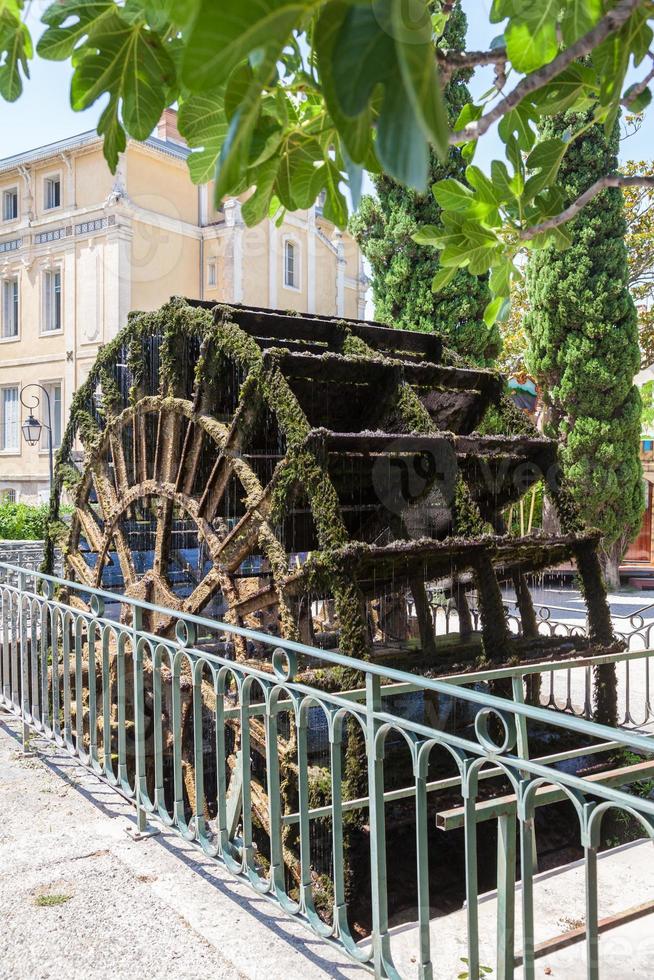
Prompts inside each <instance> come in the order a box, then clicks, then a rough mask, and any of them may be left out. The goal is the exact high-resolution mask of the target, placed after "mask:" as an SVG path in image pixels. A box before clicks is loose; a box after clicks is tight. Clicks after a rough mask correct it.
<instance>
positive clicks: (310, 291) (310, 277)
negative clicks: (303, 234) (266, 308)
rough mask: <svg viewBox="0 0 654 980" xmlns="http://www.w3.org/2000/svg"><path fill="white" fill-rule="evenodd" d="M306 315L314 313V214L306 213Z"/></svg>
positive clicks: (312, 209) (312, 210)
mask: <svg viewBox="0 0 654 980" xmlns="http://www.w3.org/2000/svg"><path fill="white" fill-rule="evenodd" d="M307 226H308V227H307V313H315V312H316V212H315V207H314V208H311V209H310V210H309V212H308V221H307Z"/></svg>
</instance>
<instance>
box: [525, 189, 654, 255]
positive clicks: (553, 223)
mask: <svg viewBox="0 0 654 980" xmlns="http://www.w3.org/2000/svg"><path fill="white" fill-rule="evenodd" d="M609 187H650V188H652V189H654V177H621V176H620V175H619V174H614V175H612V176H606V177H600V179H599V180H596V181H595V183H594V184H591V186H590V187H589V188H588V190H587V191H584V193H583V194H580V195H579V197H578V198H577V200H576V201H573V202H572V204H570V205H569V206H568V207H567V208H566V209H565V210H564V211H561V213H560V214H556V215H554V217H553V218H548V219H547V221H541V223H540V224H538V225H532V226H531V228H524V229H523V230H522V231H521V232H520V240H521V241H523V242H527V241H529V240H530V239H532V238H535V237H536V235H540V234H542V233H543V232H544V231H551V230H552V229H553V228H558V227H559V226H560V225H564V224H565V223H566V221H570V219H571V218H574V216H575V215H577V214H579V212H580V211H581V210H582V209H583V208H585V207H586V205H587V204H588V202H589V201H592V200H593V198H594V197H597V195H598V194H600V193H601V192H602V191H604V190H606V189H607V188H609Z"/></svg>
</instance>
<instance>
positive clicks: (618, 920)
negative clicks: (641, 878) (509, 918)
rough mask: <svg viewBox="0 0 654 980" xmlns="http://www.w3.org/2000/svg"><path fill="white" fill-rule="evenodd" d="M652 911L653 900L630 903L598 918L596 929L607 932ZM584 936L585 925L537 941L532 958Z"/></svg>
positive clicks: (518, 958)
mask: <svg viewBox="0 0 654 980" xmlns="http://www.w3.org/2000/svg"><path fill="white" fill-rule="evenodd" d="M652 913H654V902H643V903H642V904H641V905H632V907H631V908H629V909H625V911H624V912H617V913H616V914H615V915H607V916H606V918H605V919H600V920H599V922H598V924H597V931H598V932H608V931H609V930H610V929H615V928H616V926H623V925H626V924H627V923H628V922H634V921H635V920H636V919H642V918H643V917H644V916H646V915H652ZM585 938H586V927H585V926H579V928H578V929H570V930H569V931H568V932H564V933H562V934H561V935H560V936H553V937H552V938H551V939H545V940H543V942H542V943H537V944H536V946H534V959H539V958H541V957H543V956H547V955H549V954H550V953H556V952H557V951H558V950H560V949H566V947H568V946H574V944H575V943H579V942H581V941H582V940H584V939H585ZM522 963H523V957H522V955H521V954H518V956H516V957H515V960H514V966H516V967H518V966H522Z"/></svg>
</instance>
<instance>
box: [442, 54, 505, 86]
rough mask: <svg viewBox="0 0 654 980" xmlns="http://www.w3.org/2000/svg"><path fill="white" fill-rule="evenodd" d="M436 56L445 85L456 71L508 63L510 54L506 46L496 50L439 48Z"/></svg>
mask: <svg viewBox="0 0 654 980" xmlns="http://www.w3.org/2000/svg"><path fill="white" fill-rule="evenodd" d="M436 58H437V61H438V67H439V70H440V77H441V81H442V83H443V85H446V84H447V82H449V80H450V78H451V76H452V75H453V74H454V72H456V71H463V70H464V69H466V68H480V67H482V66H483V65H495V66H502V67H504V66H505V65H506V62H507V60H508V55H507V53H506V48H496V49H495V50H494V51H441V50H440V49H437V51H436Z"/></svg>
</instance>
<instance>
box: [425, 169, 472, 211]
mask: <svg viewBox="0 0 654 980" xmlns="http://www.w3.org/2000/svg"><path fill="white" fill-rule="evenodd" d="M432 190H433V192H434V197H435V198H436V203H437V204H438V205H439V207H441V208H443V210H444V211H467V210H468V209H469V208H470V206H471V204H472V202H473V193H472V191H471V190H470V188H469V187H466V186H465V184H462V183H461V182H460V181H458V180H455V179H454V178H453V177H448V178H447V179H446V180H439V181H438V183H436V184H434V186H433V188H432Z"/></svg>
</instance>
